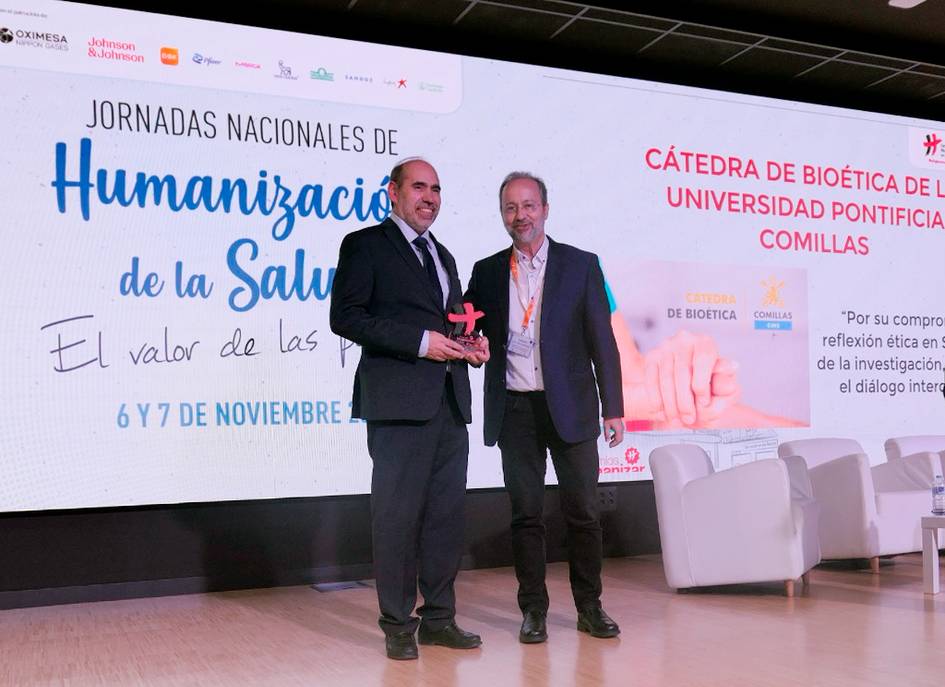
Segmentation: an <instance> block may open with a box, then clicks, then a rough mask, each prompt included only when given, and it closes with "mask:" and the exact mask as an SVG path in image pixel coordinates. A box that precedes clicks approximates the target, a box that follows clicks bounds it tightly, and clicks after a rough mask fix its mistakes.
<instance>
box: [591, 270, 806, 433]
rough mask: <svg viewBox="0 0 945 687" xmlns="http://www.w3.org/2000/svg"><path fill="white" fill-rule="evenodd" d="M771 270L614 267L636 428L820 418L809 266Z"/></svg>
mask: <svg viewBox="0 0 945 687" xmlns="http://www.w3.org/2000/svg"><path fill="white" fill-rule="evenodd" d="M766 270H767V271H766ZM770 271H771V268H757V267H743V266H737V267H732V266H718V265H707V264H698V263H692V264H690V263H673V262H658V261H653V262H644V263H637V264H633V265H632V266H628V268H627V269H626V270H624V274H623V275H614V274H613V273H610V274H607V275H606V277H607V280H608V284H607V286H608V296H609V297H610V299H611V304H610V305H611V322H612V325H613V329H614V336H615V338H616V340H617V346H618V348H619V349H620V360H621V368H622V374H623V393H624V407H625V411H624V412H625V418H626V421H627V426H628V428H629V429H631V430H636V431H648V430H670V429H680V428H682V429H749V428H763V427H804V426H808V425H809V424H810V380H809V372H808V367H809V364H808V345H807V318H806V281H805V277H806V274H805V272H804V270H798V269H783V268H779V272H780V273H781V274H782V275H787V276H786V278H782V279H779V278H778V277H776V276H771V275H770V274H769V273H770ZM766 274H767V275H769V276H767V277H766V276H763V275H766ZM733 275H734V276H733ZM614 277H617V278H616V279H614ZM785 283H788V284H790V285H791V286H792V287H793V288H792V289H790V290H791V291H793V292H794V293H793V294H787V293H786V292H787V291H788V289H785ZM617 284H619V285H620V286H621V287H623V288H622V291H625V292H626V293H622V292H621V289H620V288H618V287H617V286H616V285H617ZM694 284H698V285H700V286H702V288H703V289H705V288H706V287H705V285H706V284H710V285H712V286H714V288H713V290H712V291H711V292H709V293H706V292H705V290H703V291H701V292H700V291H694V290H693V289H692V288H687V286H689V287H692V285H694ZM615 292H616V294H615ZM781 292H785V294H784V295H782V293H781ZM792 296H793V297H792ZM699 300H701V301H703V302H702V303H693V301H699ZM705 301H709V302H710V303H709V304H706V303H705ZM712 301H714V303H712ZM698 317H702V318H706V319H696V318H698ZM761 318H768V319H761ZM628 320H629V321H628Z"/></svg>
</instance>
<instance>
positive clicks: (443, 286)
mask: <svg viewBox="0 0 945 687" xmlns="http://www.w3.org/2000/svg"><path fill="white" fill-rule="evenodd" d="M390 218H391V219H392V220H394V224H396V225H397V228H398V229H400V232H401V233H402V234H403V235H404V238H405V239H407V243H409V244H410V248H411V250H413V253H414V255H416V256H417V260H419V261H420V266H421V267H423V253H422V252H420V249H419V248H417V247H416V246H415V245H413V241H414V239H416V238H417V236H423V237H424V238H425V239H426V240H427V248H428V249H429V250H430V255H432V256H433V266H434V267H436V276H437V277H439V278H440V290H441V291H442V292H443V307H444V308H445V307H446V301H447V299H448V298H449V296H450V279H449V276H448V275H447V274H446V268H445V267H443V263H442V262H441V261H440V252H439V251H438V250H437V249H436V244H435V243H433V234H432V233H431V232H430V230H429V229H427V230H426V231H425V232H423V233H422V234H418V233H417V232H416V231H414V228H413V227H411V226H410V225H409V224H407V223H406V222H405V221H404V220H403V219H401V218H400V217H399V216H398V215H397V214H396V213H394V212H392V213H390ZM429 347H430V332H428V331H426V330H424V332H423V338H421V339H420V349H419V350H418V351H417V357H418V358H422V357H423V356H425V355H426V354H427V350H428V349H429Z"/></svg>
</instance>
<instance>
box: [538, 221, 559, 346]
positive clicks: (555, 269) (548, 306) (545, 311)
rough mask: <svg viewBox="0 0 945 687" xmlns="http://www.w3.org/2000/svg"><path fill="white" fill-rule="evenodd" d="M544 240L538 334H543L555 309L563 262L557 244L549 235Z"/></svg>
mask: <svg viewBox="0 0 945 687" xmlns="http://www.w3.org/2000/svg"><path fill="white" fill-rule="evenodd" d="M546 240H547V241H548V264H547V266H546V267H545V283H544V286H542V289H541V322H540V323H539V329H540V331H539V336H542V334H544V332H545V326H546V325H547V323H548V321H549V320H550V319H551V316H552V314H553V313H554V311H555V303H556V302H557V298H558V291H559V288H560V286H561V280H562V277H563V275H564V263H563V262H562V260H561V254H560V251H559V249H558V244H557V243H555V242H554V241H552V240H551V237H550V236H549V237H547V239H546ZM549 326H550V325H549Z"/></svg>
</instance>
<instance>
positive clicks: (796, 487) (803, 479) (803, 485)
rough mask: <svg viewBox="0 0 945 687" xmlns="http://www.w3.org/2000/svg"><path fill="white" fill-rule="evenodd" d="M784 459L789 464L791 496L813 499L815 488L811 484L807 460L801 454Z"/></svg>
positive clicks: (793, 497)
mask: <svg viewBox="0 0 945 687" xmlns="http://www.w3.org/2000/svg"><path fill="white" fill-rule="evenodd" d="M782 460H783V461H784V464H785V465H786V466H787V470H788V477H789V478H790V480H791V498H792V499H800V500H805V499H813V498H814V488H813V487H812V486H811V483H810V475H809V474H808V472H807V461H805V460H804V459H803V458H801V457H800V456H788V457H787V458H782Z"/></svg>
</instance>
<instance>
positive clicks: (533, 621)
mask: <svg viewBox="0 0 945 687" xmlns="http://www.w3.org/2000/svg"><path fill="white" fill-rule="evenodd" d="M547 639H548V627H547V625H546V624H545V614H544V613H542V612H541V611H526V612H525V619H524V620H522V629H521V630H519V631H518V641H520V642H521V643H522V644H541V643H542V642H544V641H546V640H547Z"/></svg>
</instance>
